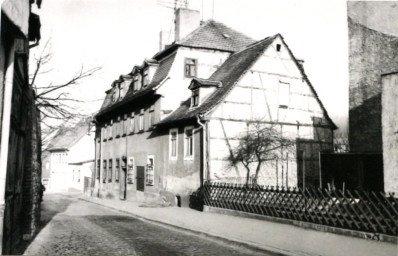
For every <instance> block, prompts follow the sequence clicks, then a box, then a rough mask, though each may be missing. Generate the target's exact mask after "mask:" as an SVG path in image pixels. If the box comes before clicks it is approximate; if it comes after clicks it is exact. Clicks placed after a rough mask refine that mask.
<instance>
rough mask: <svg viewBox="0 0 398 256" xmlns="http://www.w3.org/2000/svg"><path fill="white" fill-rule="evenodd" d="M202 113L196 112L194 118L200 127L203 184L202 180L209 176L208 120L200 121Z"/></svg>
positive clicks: (207, 178)
mask: <svg viewBox="0 0 398 256" xmlns="http://www.w3.org/2000/svg"><path fill="white" fill-rule="evenodd" d="M203 116H204V115H201V114H198V115H197V116H196V120H197V122H198V124H199V125H200V126H201V127H202V159H201V160H202V166H203V167H202V168H203V169H202V175H203V176H202V177H201V180H200V183H201V185H203V183H204V181H207V180H209V178H210V168H209V161H208V159H209V147H208V145H209V143H208V138H209V136H208V127H207V124H208V122H206V121H205V123H202V122H201V120H204V118H203Z"/></svg>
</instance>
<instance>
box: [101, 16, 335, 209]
mask: <svg viewBox="0 0 398 256" xmlns="http://www.w3.org/2000/svg"><path fill="white" fill-rule="evenodd" d="M187 26H188V27H187ZM181 31H184V32H185V34H181ZM106 93H107V95H106V98H105V101H104V103H103V105H102V107H101V109H100V111H99V113H98V114H97V115H96V116H95V121H96V143H95V144H96V172H95V177H94V178H95V186H94V188H95V189H94V192H95V195H98V196H101V197H110V198H113V197H116V198H120V199H123V200H124V199H128V200H134V199H137V198H142V197H152V196H156V194H159V193H166V194H171V195H174V196H178V197H180V198H181V199H182V200H183V205H184V204H185V203H186V199H187V197H188V195H189V194H190V193H192V191H194V190H196V189H197V188H199V187H200V186H201V184H202V183H203V181H204V180H211V181H220V182H242V181H243V180H244V177H245V172H244V171H243V170H242V169H241V168H240V167H239V166H238V167H236V168H233V169H231V168H228V164H227V163H226V157H228V154H229V150H230V149H231V147H234V146H235V145H236V144H237V143H236V142H237V141H238V135H239V134H242V133H244V132H245V131H246V127H247V123H248V122H252V121H255V120H261V121H262V122H263V123H265V124H274V125H277V126H278V127H279V128H280V131H281V133H283V135H284V136H286V137H289V138H292V139H295V140H296V142H297V144H296V145H297V153H292V154H291V155H288V154H286V158H285V159H284V161H280V162H279V163H276V167H275V166H272V167H270V166H268V167H266V168H264V170H262V172H261V174H260V180H259V183H260V184H264V185H273V186H275V185H277V186H282V185H283V186H297V185H300V184H302V182H303V181H304V180H305V182H306V183H307V184H308V185H309V186H318V185H319V183H320V182H321V181H320V177H319V168H318V166H319V165H318V156H319V152H320V151H322V150H332V149H333V130H334V129H336V126H335V124H334V123H333V121H332V120H331V119H330V117H329V116H328V113H327V111H326V109H325V108H324V106H323V104H322V102H321V100H320V99H319V97H318V96H317V94H316V92H315V89H314V87H313V85H312V84H311V83H310V81H309V80H308V78H307V76H306V74H305V72H304V69H303V65H302V61H300V60H297V59H296V58H295V57H294V55H293V54H292V52H291V51H290V49H289V47H288V46H287V44H286V43H285V41H284V39H283V37H282V36H281V35H279V34H277V35H275V36H272V37H267V38H265V39H263V40H260V41H254V40H253V39H250V38H249V37H247V36H245V35H243V34H241V33H239V32H237V31H235V30H233V29H231V28H228V27H227V26H225V25H224V24H222V23H220V22H217V21H213V20H210V21H206V22H204V23H203V24H201V23H200V15H199V13H198V12H196V11H192V10H186V9H179V10H177V12H176V41H175V42H174V43H173V44H171V45H169V46H167V47H166V48H165V49H163V50H161V51H160V52H158V53H157V54H155V55H154V56H153V57H152V58H151V59H147V60H145V61H144V62H143V64H142V65H141V66H135V67H134V68H133V70H132V72H131V73H129V74H128V75H125V76H121V77H120V79H118V80H116V81H115V82H114V83H113V84H112V88H111V89H110V90H108V91H107V92H106ZM304 152H305V153H304Z"/></svg>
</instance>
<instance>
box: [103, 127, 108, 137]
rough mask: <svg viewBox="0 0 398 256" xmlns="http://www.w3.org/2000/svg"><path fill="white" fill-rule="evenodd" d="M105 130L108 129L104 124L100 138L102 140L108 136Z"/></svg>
mask: <svg viewBox="0 0 398 256" xmlns="http://www.w3.org/2000/svg"><path fill="white" fill-rule="evenodd" d="M107 131H108V126H107V125H105V126H104V127H103V128H102V132H103V134H102V138H103V139H104V140H106V139H107V138H108V137H107Z"/></svg>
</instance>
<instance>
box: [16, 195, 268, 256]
mask: <svg viewBox="0 0 398 256" xmlns="http://www.w3.org/2000/svg"><path fill="white" fill-rule="evenodd" d="M42 220H43V221H44V223H46V222H47V224H46V225H45V226H44V227H43V229H42V230H41V231H40V233H39V234H38V235H37V236H36V238H35V239H34V241H32V243H31V244H30V246H29V247H28V248H27V250H26V251H25V253H24V254H25V255H264V252H260V251H254V250H250V249H248V248H244V247H238V246H234V245H231V244H227V243H224V242H220V241H216V240H210V239H209V238H205V237H200V236H197V235H194V234H191V233H188V232H183V231H180V230H174V229H171V228H167V227H164V226H160V225H157V224H152V223H147V222H145V221H141V220H139V219H136V218H134V217H131V216H128V215H124V214H122V213H119V212H116V211H112V210H109V209H107V208H104V207H102V206H99V205H95V204H92V203H89V202H84V201H80V200H77V199H76V198H75V197H73V196H61V195H46V196H45V198H44V202H43V210H42ZM267 255H272V254H267Z"/></svg>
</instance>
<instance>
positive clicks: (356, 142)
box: [348, 18, 398, 154]
mask: <svg viewBox="0 0 398 256" xmlns="http://www.w3.org/2000/svg"><path fill="white" fill-rule="evenodd" d="M348 32H349V50H350V52H349V76H350V77H349V83H350V84H349V88H350V91H349V101H350V104H349V106H350V110H349V142H350V150H351V152H360V153H363V152H366V153H380V154H381V153H382V151H383V149H382V148H383V147H382V129H381V127H382V123H381V75H382V74H385V73H390V72H392V71H395V69H396V68H397V66H398V37H395V36H392V35H387V34H383V33H381V32H379V31H376V30H373V29H370V28H367V27H365V26H364V25H361V24H359V23H356V22H355V21H354V20H352V19H351V18H348Z"/></svg>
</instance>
